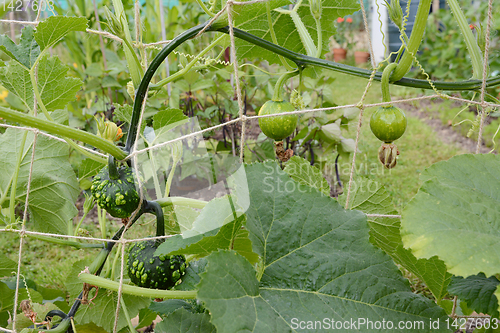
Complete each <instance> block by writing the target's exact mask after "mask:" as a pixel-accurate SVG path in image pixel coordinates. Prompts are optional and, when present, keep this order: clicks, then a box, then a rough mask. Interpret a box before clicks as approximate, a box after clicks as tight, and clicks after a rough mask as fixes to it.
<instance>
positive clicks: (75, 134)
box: [0, 106, 127, 163]
mask: <svg viewBox="0 0 500 333" xmlns="http://www.w3.org/2000/svg"><path fill="white" fill-rule="evenodd" d="M0 117H1V118H4V119H6V120H9V121H12V122H16V123H19V124H21V125H25V126H30V127H36V128H38V129H40V130H42V131H45V132H48V133H51V134H55V135H59V136H61V137H66V138H69V139H73V140H78V141H81V142H84V143H87V144H89V145H92V146H94V147H96V148H98V149H100V150H102V151H104V152H106V153H108V154H111V155H113V156H114V157H115V158H117V159H119V160H123V159H125V158H126V157H127V154H126V153H125V152H124V151H123V150H121V149H120V148H118V147H117V146H115V145H114V144H113V143H111V142H109V141H108V140H105V139H103V138H100V137H98V136H97V135H94V134H91V133H88V132H85V131H82V130H79V129H75V128H72V127H69V126H66V125H62V124H58V123H55V122H51V121H48V120H45V119H40V118H37V117H33V116H30V115H27V114H24V113H21V112H18V111H14V110H11V109H8V108H5V107H2V106H0ZM104 161H105V160H104ZM104 163H106V162H104Z"/></svg>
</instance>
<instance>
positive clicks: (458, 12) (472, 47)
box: [448, 0, 483, 80]
mask: <svg viewBox="0 0 500 333" xmlns="http://www.w3.org/2000/svg"><path fill="white" fill-rule="evenodd" d="M448 5H449V6H450V9H451V12H452V14H453V16H454V17H455V20H456V21H457V23H458V27H459V28H460V32H461V33H462V36H464V40H465V45H467V50H469V55H470V60H471V62H472V72H473V73H472V78H474V79H479V80H481V79H482V78H483V55H482V54H481V50H480V49H479V46H478V45H477V41H476V39H475V38H474V35H473V34H472V30H471V29H470V27H469V24H468V23H467V19H466V18H465V15H464V12H463V11H462V9H461V8H460V5H459V4H458V1H457V0H448Z"/></svg>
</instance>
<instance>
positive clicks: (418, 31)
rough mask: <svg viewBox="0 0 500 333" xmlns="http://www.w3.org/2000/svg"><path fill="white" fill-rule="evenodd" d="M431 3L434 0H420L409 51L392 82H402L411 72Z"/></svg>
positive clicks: (404, 55)
mask: <svg viewBox="0 0 500 333" xmlns="http://www.w3.org/2000/svg"><path fill="white" fill-rule="evenodd" d="M431 3H432V0H420V3H419V4H418V9H417V14H416V16H415V24H414V25H413V30H412V32H411V36H410V40H409V42H408V44H407V49H406V50H405V52H404V54H403V56H402V57H401V60H400V61H399V64H398V67H397V68H396V69H395V70H394V73H393V74H392V81H398V80H400V79H401V78H403V76H405V75H406V73H408V71H409V70H410V68H411V64H412V63H413V55H414V54H417V50H418V47H419V46H420V43H421V42H422V37H423V36H424V32H425V26H426V24H427V18H428V17H429V10H430V8H431Z"/></svg>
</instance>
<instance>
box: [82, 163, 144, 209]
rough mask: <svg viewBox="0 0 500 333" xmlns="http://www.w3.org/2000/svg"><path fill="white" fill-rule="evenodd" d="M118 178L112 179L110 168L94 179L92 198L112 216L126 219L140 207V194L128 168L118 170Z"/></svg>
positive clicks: (103, 170)
mask: <svg viewBox="0 0 500 333" xmlns="http://www.w3.org/2000/svg"><path fill="white" fill-rule="evenodd" d="M117 171H118V177H117V178H116V179H112V177H110V174H109V169H108V167H107V166H106V167H104V168H102V170H101V171H100V172H99V173H98V174H97V175H96V176H95V177H94V179H92V186H91V187H90V190H91V191H92V196H93V197H94V199H95V201H96V202H97V204H98V205H99V207H101V208H103V209H105V210H106V211H107V212H108V213H109V214H110V215H111V216H113V217H119V218H126V217H129V216H130V215H131V214H132V213H133V212H134V211H135V210H136V209H137V207H139V201H140V198H139V193H138V192H137V189H136V187H135V181H134V180H135V178H134V174H133V171H132V169H131V168H130V167H128V166H122V167H120V168H118V169H117Z"/></svg>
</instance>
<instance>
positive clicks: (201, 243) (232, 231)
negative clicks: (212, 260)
mask: <svg viewBox="0 0 500 333" xmlns="http://www.w3.org/2000/svg"><path fill="white" fill-rule="evenodd" d="M244 220H245V217H244V216H240V217H238V218H237V219H235V220H234V221H232V222H230V223H227V224H225V225H223V226H222V227H221V228H220V229H215V230H211V231H208V232H206V233H204V234H203V235H196V236H193V237H189V238H183V236H182V235H176V236H173V237H171V238H169V239H168V242H164V243H162V244H161V245H160V246H159V247H158V249H157V250H156V251H155V255H158V256H159V255H162V254H163V255H175V254H185V255H193V256H195V257H198V258H201V257H205V256H208V255H209V254H210V253H211V252H214V251H217V250H219V249H234V250H236V251H237V252H239V253H240V254H241V255H243V256H244V257H246V258H247V259H248V260H249V261H250V262H252V263H255V262H256V261H257V255H256V254H255V253H254V252H253V251H252V243H251V242H250V239H248V232H247V231H246V230H242V229H241V226H242V225H243V222H244Z"/></svg>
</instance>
